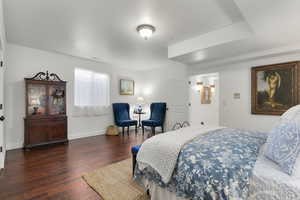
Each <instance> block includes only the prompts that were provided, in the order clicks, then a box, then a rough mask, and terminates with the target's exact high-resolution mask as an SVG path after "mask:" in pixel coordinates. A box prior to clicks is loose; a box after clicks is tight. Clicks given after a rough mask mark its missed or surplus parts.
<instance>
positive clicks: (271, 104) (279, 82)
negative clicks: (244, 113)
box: [251, 62, 300, 115]
mask: <svg viewBox="0 0 300 200" xmlns="http://www.w3.org/2000/svg"><path fill="white" fill-rule="evenodd" d="M299 64H300V63H299V62H289V63H282V64H274V65H266V66H259V67H253V68H252V69H251V82H252V83H251V96H252V102H251V112H252V114H264V115H281V114H283V113H284V112H285V111H287V110H288V109H289V108H291V107H293V106H294V105H297V104H299V94H300V91H299V89H300V87H299V84H300V81H299V77H300V71H299Z"/></svg>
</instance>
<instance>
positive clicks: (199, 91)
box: [189, 73, 220, 126]
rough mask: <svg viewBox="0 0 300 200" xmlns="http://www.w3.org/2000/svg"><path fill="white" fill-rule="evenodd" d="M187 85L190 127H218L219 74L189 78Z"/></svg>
mask: <svg viewBox="0 0 300 200" xmlns="http://www.w3.org/2000/svg"><path fill="white" fill-rule="evenodd" d="M189 83H190V89H189V102H190V103H189V121H190V123H191V125H195V126H199V125H204V126H219V104H220V103H219V74H218V73H211V74H201V75H195V76H191V77H189Z"/></svg>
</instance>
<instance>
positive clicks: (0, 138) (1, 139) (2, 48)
mask: <svg viewBox="0 0 300 200" xmlns="http://www.w3.org/2000/svg"><path fill="white" fill-rule="evenodd" d="M0 60H2V61H3V62H4V67H3V68H2V69H1V70H3V73H4V72H5V69H6V35H5V26H4V19H3V1H2V0H0ZM3 78H4V79H5V77H4V76H3ZM0 84H1V85H0V87H2V88H4V87H3V85H2V82H1V83H0ZM2 88H1V89H2ZM2 92H3V94H4V91H2ZM0 96H2V94H0ZM0 99H1V100H0V101H1V103H3V104H4V107H3V115H4V116H6V113H5V107H6V106H5V102H2V97H1V98H0ZM1 115H2V113H1ZM1 115H0V116H1ZM1 123H3V126H4V128H5V124H6V121H4V122H1ZM0 126H1V125H0ZM1 128H2V127H1ZM0 146H2V147H3V153H0V169H1V168H4V161H5V155H6V143H5V130H4V132H2V131H0Z"/></svg>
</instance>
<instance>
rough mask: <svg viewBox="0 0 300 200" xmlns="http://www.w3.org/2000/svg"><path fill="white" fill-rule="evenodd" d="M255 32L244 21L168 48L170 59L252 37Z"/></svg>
mask: <svg viewBox="0 0 300 200" xmlns="http://www.w3.org/2000/svg"><path fill="white" fill-rule="evenodd" d="M252 35H253V32H252V31H251V29H250V27H249V26H248V24H247V23H246V22H244V21H242V22H238V23H235V24H232V25H230V26H226V27H224V28H222V29H218V30H215V31H212V32H209V33H206V34H203V35H200V36H198V37H195V38H192V39H188V40H185V41H182V42H178V43H176V44H174V45H170V46H169V47H168V57H169V59H173V58H176V57H178V56H182V55H185V54H189V53H193V52H195V51H200V50H203V49H206V48H209V47H213V46H217V45H221V44H225V43H229V42H232V41H237V40H242V39H245V38H248V37H251V36H252Z"/></svg>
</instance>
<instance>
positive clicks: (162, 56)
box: [4, 0, 242, 70]
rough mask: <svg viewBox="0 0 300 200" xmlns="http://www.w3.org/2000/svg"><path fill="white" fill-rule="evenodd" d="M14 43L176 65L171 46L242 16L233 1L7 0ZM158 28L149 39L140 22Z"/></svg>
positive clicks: (117, 60) (145, 65)
mask: <svg viewBox="0 0 300 200" xmlns="http://www.w3.org/2000/svg"><path fill="white" fill-rule="evenodd" d="M4 13H5V23H6V31H7V39H8V41H9V42H12V43H17V44H21V45H25V46H29V47H33V48H39V49H44V50H50V51H56V52H61V53H65V54H70V55H74V56H79V57H84V58H88V59H91V58H93V59H94V57H97V59H98V60H99V61H105V62H110V63H113V64H116V65H118V66H121V67H128V68H131V69H138V70H144V69H150V68H154V67H159V66H162V65H166V64H170V63H172V62H173V61H171V60H169V59H168V45H170V44H173V43H176V42H178V41H182V40H185V39H188V38H191V37H195V36H197V35H200V34H203V33H207V32H209V31H212V30H216V29H218V28H222V27H224V26H228V25H230V24H232V23H234V22H237V21H240V20H241V18H242V17H241V15H240V13H239V11H238V9H237V7H236V6H235V4H234V2H233V1H232V0H226V1H224V0H188V1H182V0H84V1H82V0H42V1H41V0H25V1H24V0H4ZM143 23H150V24H152V25H154V26H156V29H157V31H156V33H155V34H154V36H153V38H151V39H149V40H148V41H145V40H143V39H142V38H141V37H139V35H138V34H137V33H136V30H135V29H136V27H137V26H138V25H139V24H143Z"/></svg>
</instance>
